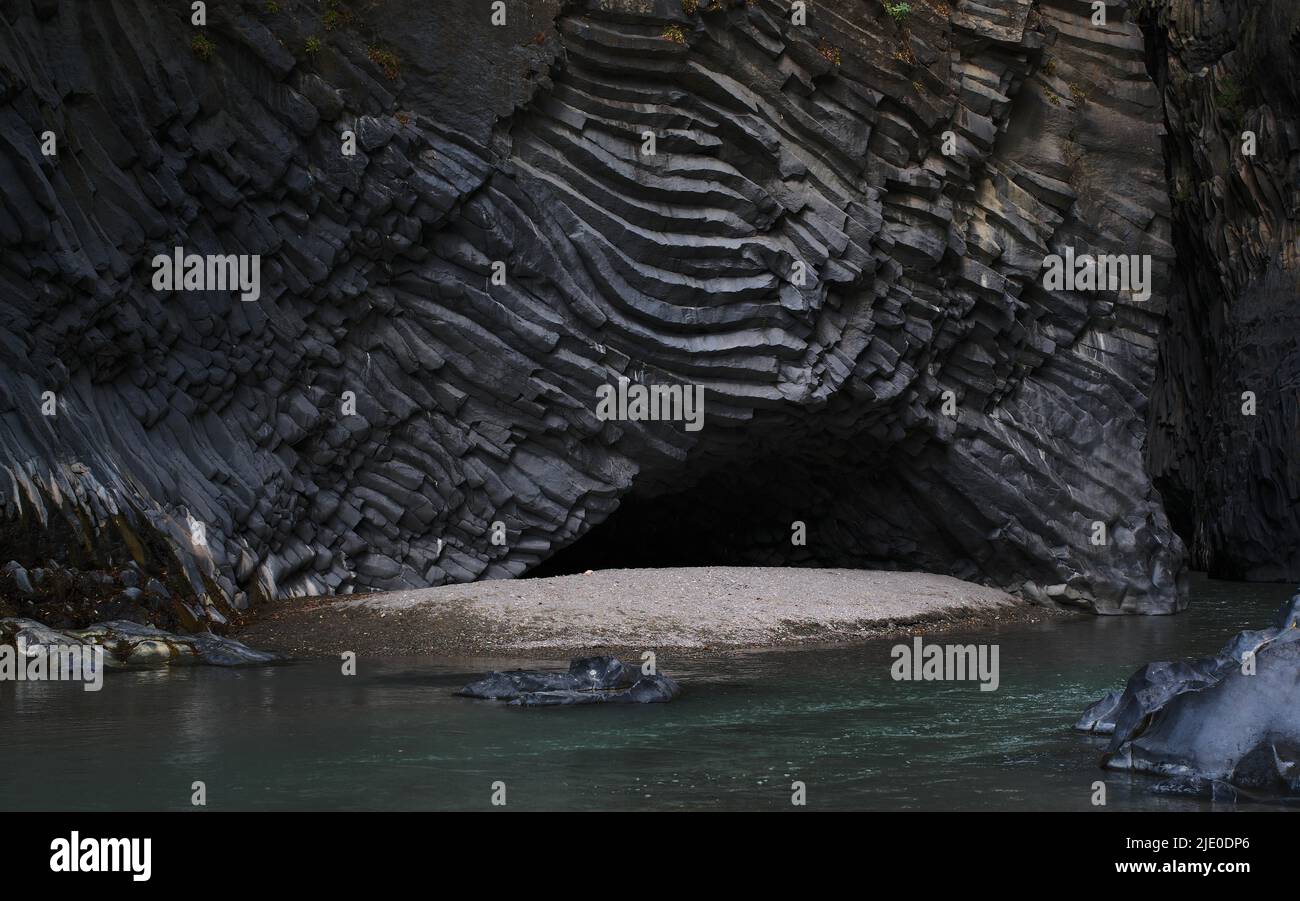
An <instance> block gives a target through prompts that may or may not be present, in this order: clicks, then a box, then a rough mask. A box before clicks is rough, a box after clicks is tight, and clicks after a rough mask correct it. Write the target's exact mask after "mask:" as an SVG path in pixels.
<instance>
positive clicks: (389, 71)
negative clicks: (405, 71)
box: [366, 47, 402, 81]
mask: <svg viewBox="0 0 1300 901" xmlns="http://www.w3.org/2000/svg"><path fill="white" fill-rule="evenodd" d="M366 55H367V56H369V57H370V61H371V62H372V63H374V64H375V65H376V66H378V67H379V68H380V69H382V70H383V71H384V77H385V78H387V79H388V80H389V81H396V80H397V79H398V77H399V76H400V75H401V74H402V63H401V60H399V59H398V58H397V54H396V53H394V52H393V51H391V50H384V49H383V48H381V47H371V48H370V49H369V50H367V51H366Z"/></svg>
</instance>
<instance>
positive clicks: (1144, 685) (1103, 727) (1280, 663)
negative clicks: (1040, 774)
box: [1075, 595, 1300, 799]
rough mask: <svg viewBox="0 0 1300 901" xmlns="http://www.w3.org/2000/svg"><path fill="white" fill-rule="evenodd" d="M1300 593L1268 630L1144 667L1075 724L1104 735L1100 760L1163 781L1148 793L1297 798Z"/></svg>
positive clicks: (1299, 772)
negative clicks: (1209, 651)
mask: <svg viewBox="0 0 1300 901" xmlns="http://www.w3.org/2000/svg"><path fill="white" fill-rule="evenodd" d="M1298 623H1300V595H1296V596H1295V597H1293V598H1292V599H1291V600H1290V601H1289V602H1287V604H1285V605H1284V606H1283V607H1282V609H1281V610H1280V611H1279V613H1278V616H1277V619H1276V621H1275V623H1274V626H1273V627H1272V628H1271V629H1263V630H1249V631H1244V632H1241V633H1239V634H1238V635H1236V636H1235V637H1234V638H1233V639H1232V640H1231V641H1230V642H1228V644H1227V645H1226V646H1225V647H1224V649H1223V650H1222V651H1220V652H1219V653H1218V654H1216V655H1214V656H1212V657H1205V658H1202V659H1200V660H1195V661H1178V662H1159V663H1149V664H1147V665H1146V666H1144V667H1142V668H1141V669H1139V670H1138V671H1137V672H1136V673H1134V674H1133V676H1132V677H1131V678H1130V679H1129V681H1128V684H1127V685H1126V686H1125V687H1124V690H1123V691H1122V692H1114V691H1112V692H1110V693H1108V694H1107V695H1106V696H1105V697H1103V698H1101V699H1100V700H1099V701H1097V702H1095V703H1093V704H1092V705H1091V706H1089V707H1088V709H1087V710H1085V711H1084V713H1083V715H1082V716H1081V717H1080V718H1079V721H1078V722H1077V723H1076V724H1075V728H1076V729H1079V730H1081V731H1085V732H1094V733H1099V734H1107V733H1109V734H1111V735H1112V738H1111V742H1110V745H1109V747H1108V748H1107V749H1106V756H1105V757H1104V758H1103V759H1102V766H1103V767H1105V768H1107V769H1114V770H1132V771H1136V772H1146V773H1154V774H1159V775H1163V776H1167V777H1169V778H1168V779H1167V780H1166V781H1164V782H1161V783H1160V784H1159V785H1157V786H1156V787H1155V788H1154V789H1153V790H1154V791H1158V792H1161V793H1166V794H1170V793H1173V794H1197V795H1205V796H1210V797H1213V798H1216V799H1230V798H1236V797H1239V796H1244V797H1251V796H1254V795H1267V796H1277V795H1286V796H1294V797H1297V798H1300V625H1298Z"/></svg>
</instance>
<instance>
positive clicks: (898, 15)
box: [883, 0, 912, 22]
mask: <svg viewBox="0 0 1300 901" xmlns="http://www.w3.org/2000/svg"><path fill="white" fill-rule="evenodd" d="M883 3H884V7H885V12H887V13H889V18H891V19H893V20H894V21H895V22H901V21H903V20H904V19H906V18H907V16H908V13H910V12H911V11H912V4H910V3H901V2H900V3H891V2H890V0H883Z"/></svg>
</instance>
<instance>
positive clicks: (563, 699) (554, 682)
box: [456, 657, 681, 707]
mask: <svg viewBox="0 0 1300 901" xmlns="http://www.w3.org/2000/svg"><path fill="white" fill-rule="evenodd" d="M680 691H681V689H680V688H678V686H677V683H676V682H674V681H673V680H672V679H670V678H668V677H667V676H664V675H661V674H655V675H650V676H646V675H641V674H640V673H639V671H638V670H636V669H632V668H629V667H627V666H626V665H625V664H624V663H623V662H622V661H621V660H619V659H618V658H617V657H575V658H574V659H573V660H571V661H570V662H569V671H568V672H567V673H550V672H541V671H535V670H511V671H510V672H504V673H501V672H493V673H488V674H487V675H486V676H484V677H483V678H482V679H479V680H478V681H476V682H471V683H470V684H468V685H466V686H465V687H464V688H462V689H461V690H460V691H458V692H456V694H458V695H460V696H462V697H467V698H483V699H487V700H494V701H509V702H510V704H511V705H512V706H515V707H557V706H562V705H567V704H656V703H661V702H667V701H671V700H672V699H673V698H675V697H677V695H678V693H679V692H680Z"/></svg>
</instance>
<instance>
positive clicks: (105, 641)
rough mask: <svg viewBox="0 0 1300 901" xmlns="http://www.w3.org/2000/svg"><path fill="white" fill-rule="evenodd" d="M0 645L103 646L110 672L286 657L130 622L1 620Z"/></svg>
mask: <svg viewBox="0 0 1300 901" xmlns="http://www.w3.org/2000/svg"><path fill="white" fill-rule="evenodd" d="M0 644H7V645H12V646H14V647H15V648H17V649H18V651H19V652H20V653H23V654H30V653H32V651H33V650H34V649H36V648H39V647H42V646H53V645H60V646H69V645H84V646H87V647H93V646H95V645H99V646H101V647H103V648H104V663H105V665H106V666H108V667H109V668H110V669H123V668H132V669H134V668H138V667H150V666H177V665H181V666H183V665H188V664H206V665H208V666H253V665H259V664H266V663H275V662H277V661H279V660H281V659H283V658H281V657H280V655H278V654H273V653H270V652H267V651H257V650H254V649H253V648H250V647H248V646H247V645H245V644H243V643H241V642H238V641H235V640H234V639H231V638H222V637H221V636H219V635H211V634H208V633H197V634H193V635H177V634H175V633H172V632H166V631H163V630H162V629H155V628H154V627H152V626H142V625H140V624H139V623H133V622H128V621H126V620H112V621H110V622H105V623H96V624H95V625H93V626H91V627H89V628H87V629H75V630H70V631H66V632H63V631H59V630H57V629H51V628H50V627H48V626H45V625H42V624H41V623H38V622H36V621H35V620H31V619H22V618H19V617H5V618H3V619H0Z"/></svg>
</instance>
